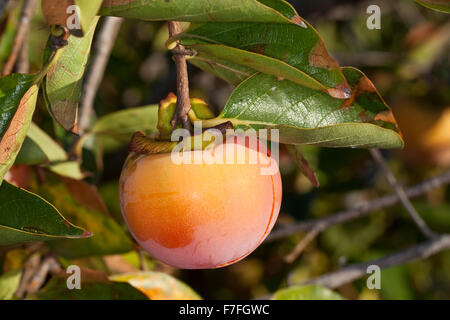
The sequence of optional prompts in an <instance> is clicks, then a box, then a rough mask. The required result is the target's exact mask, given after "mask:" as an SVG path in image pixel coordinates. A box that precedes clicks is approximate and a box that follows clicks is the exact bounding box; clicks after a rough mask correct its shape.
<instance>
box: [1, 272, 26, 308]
mask: <svg viewBox="0 0 450 320" xmlns="http://www.w3.org/2000/svg"><path fill="white" fill-rule="evenodd" d="M21 278H22V270H21V269H16V270H11V271H9V272H7V273H5V274H3V275H1V276H0V300H10V299H12V298H13V297H14V293H15V292H16V290H17V288H18V287H19V284H20V279H21Z"/></svg>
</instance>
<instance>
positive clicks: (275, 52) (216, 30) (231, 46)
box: [169, 15, 350, 99]
mask: <svg viewBox="0 0 450 320" xmlns="http://www.w3.org/2000/svg"><path fill="white" fill-rule="evenodd" d="M297 17H298V15H297ZM299 19H300V18H299ZM301 21H302V20H301ZM302 23H303V25H304V27H302V26H300V25H298V24H296V23H291V24H273V23H265V24H255V23H251V22H248V23H216V22H214V23H212V22H210V23H196V24H193V25H192V26H191V27H190V28H189V29H188V30H187V31H186V32H185V33H183V34H180V35H177V36H175V37H173V38H172V39H171V40H169V46H170V42H171V41H174V40H176V39H180V40H181V43H182V44H183V45H184V46H186V47H187V48H189V49H193V50H195V51H196V52H197V53H198V54H199V55H200V59H209V60H212V61H214V60H215V59H218V60H219V61H224V60H225V61H229V62H230V63H233V64H237V65H242V66H245V67H248V68H250V69H253V70H254V71H255V72H256V71H259V72H262V73H266V74H271V75H274V76H277V77H280V78H285V79H289V80H291V81H293V82H296V83H298V84H300V85H303V86H305V87H308V88H311V89H315V90H321V91H325V92H328V93H329V94H330V95H332V96H333V97H336V98H341V99H343V98H348V97H349V95H350V89H349V87H348V84H347V83H346V81H345V78H344V76H343V74H342V72H341V69H340V68H339V65H338V63H337V62H336V61H335V60H334V59H333V58H332V57H331V56H330V55H329V54H328V51H327V50H326V47H325V45H324V43H323V41H322V39H320V37H319V35H318V33H317V32H316V30H314V28H313V27H312V26H311V25H309V24H307V23H305V22H302ZM190 60H193V61H195V60H196V57H194V58H192V59H190Z"/></svg>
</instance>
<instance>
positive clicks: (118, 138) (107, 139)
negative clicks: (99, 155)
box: [81, 105, 158, 153]
mask: <svg viewBox="0 0 450 320" xmlns="http://www.w3.org/2000/svg"><path fill="white" fill-rule="evenodd" d="M157 123H158V106H157V105H149V106H144V107H137V108H129V109H125V110H120V111H116V112H112V113H109V114H107V115H105V116H103V117H101V118H99V119H98V120H97V121H96V122H95V124H94V126H93V127H92V130H91V131H90V132H89V134H95V135H96V137H98V138H99V141H100V142H99V143H100V144H101V147H102V148H103V150H104V152H105V153H107V152H111V151H114V150H116V149H118V148H120V147H123V146H125V145H127V144H128V143H129V142H130V139H131V137H132V136H133V134H134V133H135V132H136V131H143V132H145V133H146V134H150V133H153V132H155V131H156V126H157ZM85 136H87V135H85ZM83 142H84V141H82V142H81V143H83Z"/></svg>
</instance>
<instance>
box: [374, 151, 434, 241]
mask: <svg viewBox="0 0 450 320" xmlns="http://www.w3.org/2000/svg"><path fill="white" fill-rule="evenodd" d="M370 154H371V155H372V157H373V158H374V159H375V161H376V162H377V163H378V165H379V166H380V168H381V170H382V171H383V174H384V176H385V177H386V179H387V180H388V182H389V184H390V185H391V187H392V189H394V191H395V193H396V194H397V196H398V198H399V200H400V202H401V203H402V205H403V207H404V208H405V209H406V211H407V212H408V214H409V215H410V216H411V218H412V219H413V220H414V222H415V224H416V225H417V227H419V229H420V231H421V232H422V233H423V234H424V235H425V236H426V237H427V238H433V237H436V236H437V234H436V233H435V232H433V231H431V230H430V229H429V228H428V226H427V224H426V223H425V221H423V219H422V218H421V217H420V215H419V213H418V212H417V211H416V209H415V208H414V206H413V205H412V203H411V201H410V200H409V198H408V196H407V195H406V193H405V190H404V189H403V187H402V186H401V185H400V184H399V183H398V181H397V179H396V178H395V176H394V174H393V173H392V171H391V169H389V166H388V164H387V163H386V161H385V160H384V158H383V155H382V154H381V152H380V150H378V149H370Z"/></svg>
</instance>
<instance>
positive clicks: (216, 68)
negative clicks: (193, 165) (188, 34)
mask: <svg viewBox="0 0 450 320" xmlns="http://www.w3.org/2000/svg"><path fill="white" fill-rule="evenodd" d="M186 58H187V59H188V61H189V62H190V63H191V64H193V65H194V66H196V67H198V68H200V69H202V70H203V71H206V72H210V73H212V74H214V75H215V76H217V77H219V78H220V79H222V80H225V81H226V82H228V83H231V84H233V85H235V86H237V85H238V84H239V83H241V82H242V81H244V80H245V79H247V78H248V77H250V76H251V75H253V74H255V73H256V70H254V69H252V68H249V67H246V66H243V65H239V64H236V63H232V62H230V61H227V60H225V59H219V58H217V57H214V56H211V55H208V54H203V53H202V52H198V53H197V55H196V56H194V57H186Z"/></svg>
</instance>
